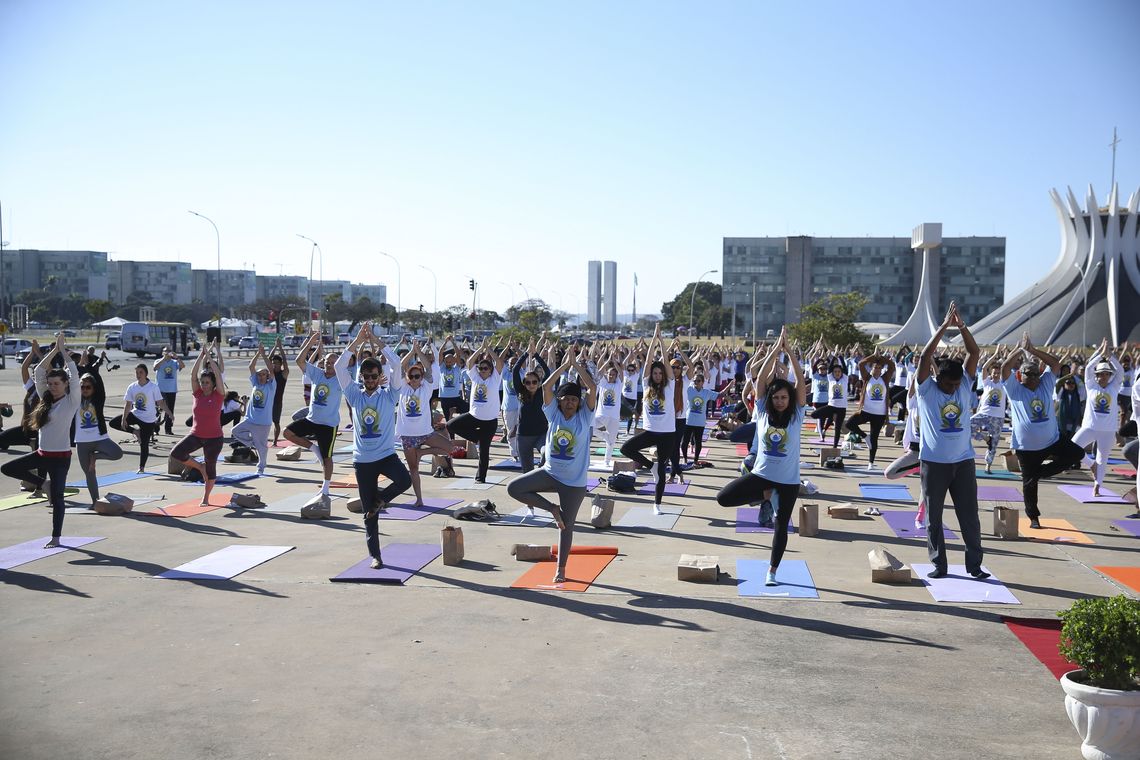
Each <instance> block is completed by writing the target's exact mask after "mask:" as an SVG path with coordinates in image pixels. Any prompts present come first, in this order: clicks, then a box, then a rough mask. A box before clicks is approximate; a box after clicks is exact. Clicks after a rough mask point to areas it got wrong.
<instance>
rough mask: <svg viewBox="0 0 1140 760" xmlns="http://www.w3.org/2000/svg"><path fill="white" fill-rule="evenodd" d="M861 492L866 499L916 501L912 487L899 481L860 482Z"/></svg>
mask: <svg viewBox="0 0 1140 760" xmlns="http://www.w3.org/2000/svg"><path fill="white" fill-rule="evenodd" d="M859 492H860V493H861V494H863V498H864V499H879V500H882V501H914V499H913V498H911V495H910V489H908V488H907V487H906V486H904V485H901V484H899V483H860V484H859Z"/></svg>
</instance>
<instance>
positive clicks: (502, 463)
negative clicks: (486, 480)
mask: <svg viewBox="0 0 1140 760" xmlns="http://www.w3.org/2000/svg"><path fill="white" fill-rule="evenodd" d="M491 469H492V470H521V469H522V464H521V463H520V462H518V461H516V460H515V459H512V458H510V457H508V458H507V459H500V460H499V461H498V462H495V463H494V464H493V465H491Z"/></svg>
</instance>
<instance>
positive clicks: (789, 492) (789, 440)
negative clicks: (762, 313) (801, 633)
mask: <svg viewBox="0 0 1140 760" xmlns="http://www.w3.org/2000/svg"><path fill="white" fill-rule="evenodd" d="M781 352H783V353H786V354H787V355H788V357H789V358H790V359H791V365H792V369H793V370H794V371H795V374H796V384H795V385H792V384H791V383H789V382H788V381H787V380H781V379H779V378H777V377H776V360H777V359H778V358H779V356H780V353H781ZM752 383H753V385H754V386H755V388H756V398H757V402H756V436H757V438H756V444H757V445H756V464H754V465H753V466H752V471H751V472H748V473H746V474H744V475H742V476H740V477H739V478H736V479H735V480H733V481H731V482H729V483H728V485H726V486H725V487H724V488H722V489H721V490H720V493H718V494H717V495H716V500H717V503H718V504H720V505H721V506H722V507H740V506H743V505H745V504H758V503H760V502H762V501H764V494H765V493H766V492H768V491H771V490H774V491H775V492H776V499H777V500H778V502H777V507H778V508H777V512H776V534H775V536H774V537H773V539H772V559H771V560H770V562H769V563H768V574H767V576H766V577H765V579H764V583H765V585H768V586H775V585H778V583H777V581H776V569H777V568H778V567H779V566H780V560H781V559H782V558H783V556H784V549H785V548H786V547H787V545H788V523H789V522H790V521H791V519H792V509H793V508H794V507H795V506H796V497H797V496H798V495H799V492H800V426H801V425H802V423H803V420H804V405H805V404H806V403H807V392H808V387H807V383H806V382H805V381H804V375H803V370H802V369H801V368H800V363H799V361H798V360H797V359H796V357H795V356H794V355H793V354H792V350H791V349H790V348H789V347H788V344H787V336H786V334H785V333H784V332H783V331H781V333H780V339H779V340H778V341H777V342H776V345H775V346H773V347H772V351H771V353H769V354H768V356H767V357H765V359H764V362H763V364H762V365H761V366H760V371H759V372H758V373H757V375H756V377H755V378H753V381H752Z"/></svg>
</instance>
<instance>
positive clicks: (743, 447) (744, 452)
mask: <svg viewBox="0 0 1140 760" xmlns="http://www.w3.org/2000/svg"><path fill="white" fill-rule="evenodd" d="M736 455H737V456H739V457H746V456H748V444H747V443H738V444H736Z"/></svg>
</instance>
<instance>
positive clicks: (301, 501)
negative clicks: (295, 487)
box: [247, 491, 338, 514]
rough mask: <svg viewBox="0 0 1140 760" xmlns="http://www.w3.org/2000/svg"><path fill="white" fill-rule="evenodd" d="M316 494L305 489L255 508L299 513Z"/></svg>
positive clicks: (264, 510) (263, 510)
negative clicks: (263, 507)
mask: <svg viewBox="0 0 1140 760" xmlns="http://www.w3.org/2000/svg"><path fill="white" fill-rule="evenodd" d="M316 495H317V494H316V493H314V492H312V491H307V492H305V493H296V494H293V495H292V496H288V497H286V498H284V499H278V500H277V501H275V502H273V503H272V504H269V505H268V506H266V507H265V509H261V510H257V511H259V512H292V513H293V514H300V513H301V507H303V506H305V504H307V503H308V502H309V499H311V498H313V497H314V496H316ZM333 498H338V497H335V496H334V497H333ZM247 511H248V510H247Z"/></svg>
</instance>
